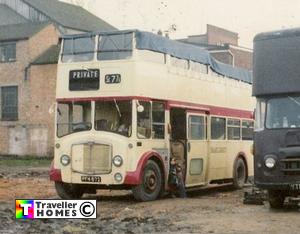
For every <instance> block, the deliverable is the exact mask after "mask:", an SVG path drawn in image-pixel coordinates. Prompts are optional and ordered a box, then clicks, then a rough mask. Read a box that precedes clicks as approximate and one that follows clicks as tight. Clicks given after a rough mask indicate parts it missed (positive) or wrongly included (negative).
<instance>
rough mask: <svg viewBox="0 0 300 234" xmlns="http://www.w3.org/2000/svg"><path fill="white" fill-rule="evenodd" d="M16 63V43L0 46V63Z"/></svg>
mask: <svg viewBox="0 0 300 234" xmlns="http://www.w3.org/2000/svg"><path fill="white" fill-rule="evenodd" d="M13 61H16V43H5V44H0V62H1V63H7V62H13Z"/></svg>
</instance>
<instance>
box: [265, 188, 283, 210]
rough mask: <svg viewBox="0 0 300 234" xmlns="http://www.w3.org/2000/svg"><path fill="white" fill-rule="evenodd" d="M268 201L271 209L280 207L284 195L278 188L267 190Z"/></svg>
mask: <svg viewBox="0 0 300 234" xmlns="http://www.w3.org/2000/svg"><path fill="white" fill-rule="evenodd" d="M268 194H269V203H270V207H271V208H272V209H280V208H282V207H283V204H284V200H285V195H284V193H283V192H282V191H280V190H268Z"/></svg>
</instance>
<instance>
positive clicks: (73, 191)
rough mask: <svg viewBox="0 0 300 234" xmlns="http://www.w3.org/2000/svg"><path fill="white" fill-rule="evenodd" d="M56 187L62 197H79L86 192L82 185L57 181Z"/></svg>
mask: <svg viewBox="0 0 300 234" xmlns="http://www.w3.org/2000/svg"><path fill="white" fill-rule="evenodd" d="M55 189H56V192H57V194H58V196H59V197H60V198H62V199H79V198H81V197H82V195H83V193H84V190H83V188H82V187H81V186H79V185H76V184H67V183H63V182H55Z"/></svg>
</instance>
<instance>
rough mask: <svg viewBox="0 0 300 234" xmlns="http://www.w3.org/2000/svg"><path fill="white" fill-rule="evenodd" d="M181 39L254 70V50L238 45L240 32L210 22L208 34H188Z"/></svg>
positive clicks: (234, 63) (218, 58)
mask: <svg viewBox="0 0 300 234" xmlns="http://www.w3.org/2000/svg"><path fill="white" fill-rule="evenodd" d="M179 41H181V42H184V43H189V44H193V45H197V46H200V47H202V48H203V49H207V50H209V52H210V53H211V55H212V56H213V57H214V58H216V59H217V60H219V61H221V62H223V63H227V64H230V65H233V66H236V67H241V68H244V69H248V70H252V50H251V49H248V48H245V47H241V46H239V45H238V34H237V33H235V32H231V31H228V30H226V29H223V28H219V27H216V26H213V25H210V24H208V25H207V29H206V34H202V35H193V36H188V37H187V38H184V39H180V40H179Z"/></svg>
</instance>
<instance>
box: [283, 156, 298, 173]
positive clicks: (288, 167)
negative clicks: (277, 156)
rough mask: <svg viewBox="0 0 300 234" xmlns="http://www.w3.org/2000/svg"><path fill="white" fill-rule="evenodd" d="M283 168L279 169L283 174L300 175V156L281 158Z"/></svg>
mask: <svg viewBox="0 0 300 234" xmlns="http://www.w3.org/2000/svg"><path fill="white" fill-rule="evenodd" d="M281 162H282V163H283V168H282V169H281V170H282V171H283V172H284V174H285V175H300V157H298V158H294V157H293V158H292V157H290V158H285V159H282V160H281Z"/></svg>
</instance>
